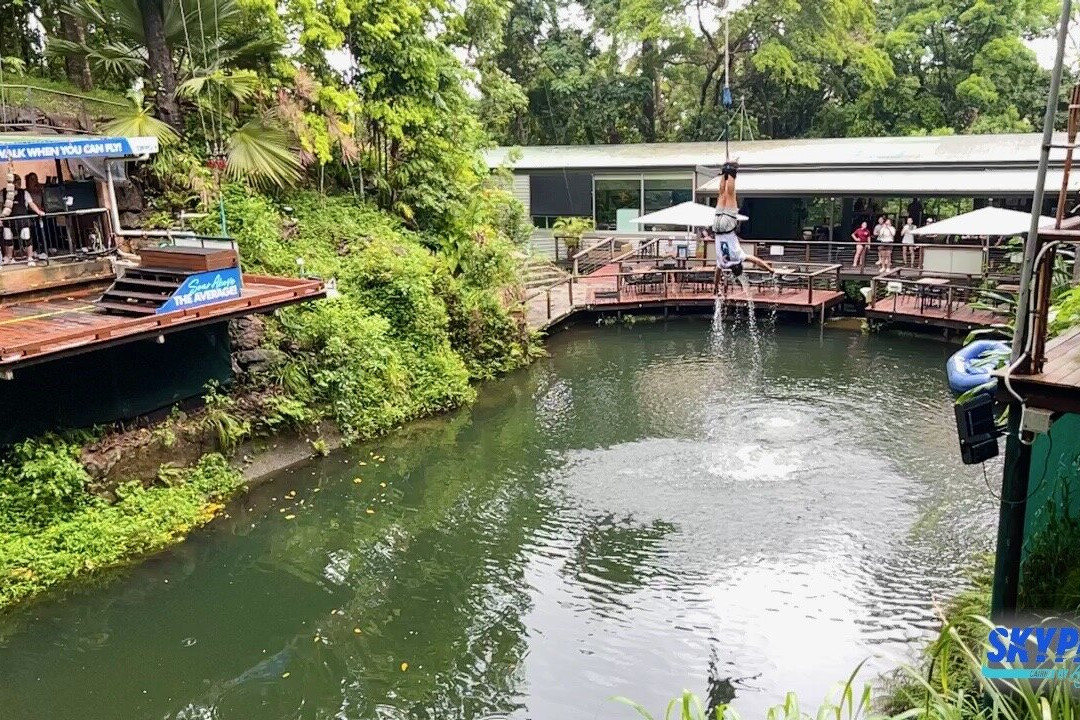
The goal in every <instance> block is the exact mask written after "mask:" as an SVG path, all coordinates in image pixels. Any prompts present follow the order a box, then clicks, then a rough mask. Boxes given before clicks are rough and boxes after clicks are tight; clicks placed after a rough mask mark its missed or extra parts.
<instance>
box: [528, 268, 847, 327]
mask: <svg viewBox="0 0 1080 720" xmlns="http://www.w3.org/2000/svg"><path fill="white" fill-rule="evenodd" d="M619 275H620V274H619V271H618V269H617V268H615V269H612V268H610V267H605V268H601V269H599V270H598V271H596V272H595V273H593V274H592V275H589V276H586V277H583V278H578V279H577V280H576V281H574V282H573V283H570V282H565V281H564V282H563V283H560V284H559V285H557V286H554V287H552V288H547V289H543V290H540V291H535V292H533V293H532V294H531V295H530V296H528V297H527V298H526V303H525V316H526V321H527V322H528V324H529V327H531V328H532V329H534V330H547V329H549V328H551V327H552V326H554V325H557V324H558V323H560V322H562V321H564V320H566V319H568V318H569V317H570V316H572V315H573V314H574V313H576V312H579V311H582V312H621V311H636V310H657V311H662V312H665V313H666V312H667V311H669V310H679V309H683V308H708V309H710V310H711V309H712V308H713V307H715V303H716V300H717V293H716V290H715V288H714V286H713V284H712V282H708V283H704V282H700V283H691V282H680V281H678V278H679V277H680V276H679V275H678V274H673V273H669V274H668V280H667V281H665V282H660V283H656V284H653V285H649V286H640V285H631V284H628V283H625V282H619ZM843 299H844V293H843V292H840V291H837V290H832V289H822V288H815V289H814V290H813V292H812V293H811V292H810V291H809V288H807V287H805V286H802V287H785V286H783V285H781V286H779V287H777V286H773V285H772V284H765V283H763V284H760V285H758V284H752V285H751V287H750V292H749V294H747V293H746V292H745V291H744V290H743V289H742V288H736V289H731V290H729V291H727V292H726V293H725V297H724V302H725V303H726V304H728V305H730V306H733V307H748V306H750V305H751V304H752V305H753V307H754V308H755V309H756V310H777V311H781V312H792V313H799V314H802V315H805V316H806V317H807V318H810V319H812V318H814V317H823V316H824V314H825V312H826V311H827V310H828V309H829V308H832V307H834V306H836V305H838V304H840V303H841V302H842V301H843Z"/></svg>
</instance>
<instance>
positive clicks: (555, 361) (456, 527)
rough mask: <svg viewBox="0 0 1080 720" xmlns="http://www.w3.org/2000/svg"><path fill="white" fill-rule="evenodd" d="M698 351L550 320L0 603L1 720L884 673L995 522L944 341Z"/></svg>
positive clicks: (329, 708) (735, 693)
mask: <svg viewBox="0 0 1080 720" xmlns="http://www.w3.org/2000/svg"><path fill="white" fill-rule="evenodd" d="M719 335H720V336H719V337H718V336H717V333H711V332H710V325H709V323H708V322H707V321H678V322H675V321H673V322H670V323H666V324H663V323H661V324H655V325H638V326H635V327H606V328H593V327H586V328H577V329H572V330H570V331H567V332H565V333H562V334H560V335H557V336H555V337H554V338H552V339H551V340H550V341H549V345H548V347H549V350H550V352H551V357H550V358H548V359H545V360H542V361H540V362H538V363H536V364H535V365H534V366H532V367H530V368H528V369H526V370H524V371H522V372H519V373H517V374H514V375H513V376H511V377H508V378H505V379H502V380H499V381H496V382H492V383H488V384H486V385H484V386H483V387H482V388H481V389H480V394H479V399H478V401H477V402H476V404H475V405H474V406H472V407H469V408H466V409H464V410H462V411H460V412H457V413H454V414H452V415H449V416H446V417H443V418H438V419H434V420H430V421H426V422H424V423H420V424H417V425H414V426H410V427H408V428H406V429H404V430H402V431H399V432H397V433H394V434H392V435H391V436H389V437H386V438H384V439H382V440H380V441H378V442H376V443H372V444H367V445H362V446H357V447H353V448H350V449H346V450H343V451H341V452H339V453H335V454H333V455H331V456H330V457H327V458H324V459H319V460H313V461H311V462H309V463H306V464H305V465H303V466H300V467H296V468H293V469H291V470H288V471H285V472H282V473H280V474H278V475H277V476H276V477H275V478H274V479H273V480H272V481H271V482H269V483H268V484H266V485H263V486H260V487H259V488H257V489H255V490H253V491H252V492H250V493H248V494H247V495H246V496H244V497H243V498H242V499H241V500H240V501H238V502H237V503H235V504H234V505H232V506H231V507H230V508H229V516H228V517H223V518H221V519H220V520H218V521H216V522H215V523H214V524H213V525H212V526H211V527H209V528H208V529H207V530H205V531H204V532H200V533H198V534H196V535H195V536H193V537H192V538H191V539H190V540H189V541H188V542H187V543H185V544H184V545H183V546H181V547H179V548H177V549H176V550H174V551H172V552H169V553H167V554H165V555H163V556H161V557H159V558H155V559H153V560H151V561H149V562H147V563H144V564H142V565H140V566H138V567H135V568H131V569H127V570H122V571H117V572H114V573H111V574H110V575H109V576H108V577H105V578H103V579H101V580H100V581H99V582H97V583H95V584H94V586H92V587H82V588H80V589H78V590H75V591H72V592H69V593H67V594H65V595H63V596H54V597H52V598H50V599H47V600H45V601H43V602H39V603H36V604H33V605H31V606H28V607H25V608H22V609H20V610H18V611H16V612H13V613H9V614H7V615H5V616H3V617H0V678H2V680H0V718H4V719H5V720H8V719H10V720H37V719H42V720H46V719H47V720H66V719H68V718H72V719H75V718H77V719H79V720H91V719H96V718H101V719H102V720H105V719H108V720H118V719H121V718H122V719H125V720H131V719H135V718H168V719H170V720H180V719H191V718H216V719H219V720H270V719H274V720H276V719H278V718H312V719H314V718H320V719H322V718H326V719H330V718H342V719H345V718H440V719H457V718H464V719H471V718H496V717H499V718H501V717H509V718H535V719H537V720H541V719H548V718H551V719H555V718H558V719H560V720H565V719H575V718H583V719H590V720H591V719H594V718H631V717H635V715H634V713H633V711H632V710H630V709H629V708H626V707H624V706H621V705H617V704H615V703H613V702H612V701H611V700H610V699H609V698H610V697H611V696H613V695H626V696H629V697H632V698H634V699H636V700H639V701H641V702H643V703H645V704H646V705H647V706H649V707H651V708H655V709H656V710H658V711H659V710H660V709H661V708H662V707H663V705H664V704H665V703H666V701H667V699H668V698H670V697H671V696H673V695H675V694H677V693H679V692H680V691H681V690H682V689H683V688H688V689H690V690H693V691H695V692H697V693H698V694H700V695H702V696H704V697H711V698H712V700H713V701H714V702H720V701H727V700H732V698H733V702H734V705H735V707H736V708H737V709H739V710H740V711H742V712H743V713H744V715H745V716H747V717H756V716H758V713H760V712H761V711H762V710H763V709H764V708H765V707H767V706H769V705H771V704H774V703H777V702H780V701H781V700H782V698H783V693H784V692H785V691H787V690H795V691H798V692H799V693H800V697H801V698H802V700H803V702H804V703H805V704H807V705H816V703H817V702H818V701H819V700H820V699H821V698H822V697H823V696H824V695H825V693H826V691H827V690H828V689H829V687H830V685H832V684H833V683H834V682H836V681H838V680H841V679H844V678H846V676H847V675H848V674H849V673H850V672H851V670H852V669H853V668H854V667H855V666H856V665H857V664H858V663H859V662H860V661H861V660H863V659H864V658H867V657H870V658H871V660H870V662H869V663H868V666H867V670H866V671H865V672H864V676H865V677H866V679H867V680H870V679H872V677H873V676H874V675H875V673H877V672H880V671H884V670H888V669H889V668H891V667H894V666H895V665H896V664H897V663H898V662H900V661H903V660H906V659H910V658H911V657H912V656H913V654H914V653H915V652H916V651H917V649H918V648H919V647H920V644H921V642H922V640H923V639H924V638H925V637H926V636H927V633H928V632H930V631H932V630H933V628H934V625H935V622H934V613H933V603H934V602H935V600H940V599H941V598H942V597H945V596H948V595H950V594H951V593H954V592H956V591H957V590H958V589H959V588H960V587H961V586H962V582H963V574H964V569H965V567H966V566H967V564H968V563H970V561H971V560H972V558H973V557H975V556H976V555H977V554H979V553H982V552H985V551H987V550H989V549H991V547H992V541H993V537H992V535H993V527H994V525H995V520H996V513H995V504H994V501H993V499H992V497H991V496H990V494H989V492H988V491H987V487H986V485H985V483H984V478H983V475H982V471H981V470H980V469H978V468H974V469H973V468H966V467H964V466H962V465H961V464H960V461H959V457H958V451H957V447H956V440H955V435H954V428H953V420H952V410H951V407H950V402H951V401H950V398H949V395H948V393H947V391H946V388H945V380H944V360H945V358H946V357H947V355H948V353H949V348H948V347H947V346H945V345H942V344H941V343H938V342H934V341H930V340H922V339H913V338H903V337H896V336H889V335H881V336H873V337H866V336H862V335H859V334H857V333H850V332H843V331H830V330H826V331H824V332H822V331H821V330H819V329H818V328H817V327H813V328H809V327H803V326H797V327H793V326H783V325H781V326H779V327H776V328H761V329H759V330H758V332H756V333H754V334H751V333H749V332H747V329H746V328H745V327H743V328H741V329H738V328H736V327H734V326H733V325H732V324H731V322H730V320H729V323H728V325H726V326H725V330H724V332H723V333H720V334H719ZM379 458H385V461H382V462H380V461H379ZM995 477H1000V474H999V471H998V470H997V469H996V468H991V469H990V479H991V482H993V481H994V479H995ZM358 480H359V481H358Z"/></svg>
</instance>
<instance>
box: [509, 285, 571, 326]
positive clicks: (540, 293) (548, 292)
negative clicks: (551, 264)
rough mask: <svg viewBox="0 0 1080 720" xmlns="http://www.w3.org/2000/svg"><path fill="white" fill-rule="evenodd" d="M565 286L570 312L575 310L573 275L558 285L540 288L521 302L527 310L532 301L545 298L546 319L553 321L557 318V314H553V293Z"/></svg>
mask: <svg viewBox="0 0 1080 720" xmlns="http://www.w3.org/2000/svg"><path fill="white" fill-rule="evenodd" d="M564 285H565V286H566V298H567V309H568V310H570V309H573V307H574V276H573V275H571V276H570V277H567V278H564V279H562V280H559V281H558V282H556V283H552V284H551V285H548V286H547V287H542V288H539V289H538V290H536V291H535V292H532V293H529V294H527V295H526V296H525V298H524V299H523V300H522V301H521V302H522V304H523V305H524V306H525V308H526V309H527V308H528V307H529V305H530V302H531V301H532V300H535V299H536V298H538V297H543V298H544V310H545V317H546V318H547V319H548V320H551V319H552V318H553V317H555V313H554V312H553V305H552V300H551V298H552V293H553V292H556V291H557V290H558V289H559V288H561V287H562V286H564Z"/></svg>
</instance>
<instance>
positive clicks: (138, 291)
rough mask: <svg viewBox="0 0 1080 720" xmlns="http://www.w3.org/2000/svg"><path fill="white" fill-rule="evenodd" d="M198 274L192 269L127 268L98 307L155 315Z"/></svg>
mask: <svg viewBox="0 0 1080 720" xmlns="http://www.w3.org/2000/svg"><path fill="white" fill-rule="evenodd" d="M194 274H195V273H194V272H193V271H190V270H174V269H172V268H152V267H131V268H127V269H125V270H124V274H123V275H121V276H120V277H118V278H116V280H115V281H114V282H113V284H112V286H111V287H110V288H109V289H108V290H106V291H105V292H104V293H103V294H102V296H101V298H99V299H98V300H97V302H96V304H97V306H98V307H99V308H101V309H102V310H104V311H105V312H107V313H111V314H114V315H127V316H129V317H142V316H143V315H154V314H155V313H157V311H158V309H159V308H161V306H162V305H164V304H165V303H166V302H167V301H168V299H169V298H170V297H172V294H173V293H174V292H176V290H177V289H178V288H179V287H180V286H181V285H183V284H184V281H185V280H187V278H188V276H189V275H194Z"/></svg>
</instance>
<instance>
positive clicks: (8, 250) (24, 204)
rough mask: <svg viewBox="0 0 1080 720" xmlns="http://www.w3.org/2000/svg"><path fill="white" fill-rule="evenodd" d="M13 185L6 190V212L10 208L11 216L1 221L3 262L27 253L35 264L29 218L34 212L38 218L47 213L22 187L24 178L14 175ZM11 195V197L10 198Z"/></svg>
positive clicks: (27, 256)
mask: <svg viewBox="0 0 1080 720" xmlns="http://www.w3.org/2000/svg"><path fill="white" fill-rule="evenodd" d="M11 177H12V183H11V184H10V185H9V186H8V187H7V188H5V189H4V207H5V211H7V208H10V211H9V214H8V215H6V216H4V217H3V218H2V220H0V224H2V225H3V231H2V237H3V260H2V261H0V262H3V263H4V264H8V263H12V262H14V261H15V254H16V252H19V251H25V253H26V260H27V261H28V262H29V263H30V264H31V265H32V264H33V263H34V257H35V255H34V248H33V245H32V243H31V241H30V225H31V221H30V219H29V217H28V215H29V213H30V212H31V211H32V212H33V213H34V214H35V215H37V216H38V217H42V216H44V215H45V211H44V210H42V209H41V208H39V207H38V206H37V203H35V202H34V199H33V198H32V197H31V196H30V193H28V192H27V191H26V190H25V189H24V188H23V186H22V178H20V177H19V176H18V175H13V176H11ZM9 195H10V197H9Z"/></svg>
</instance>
